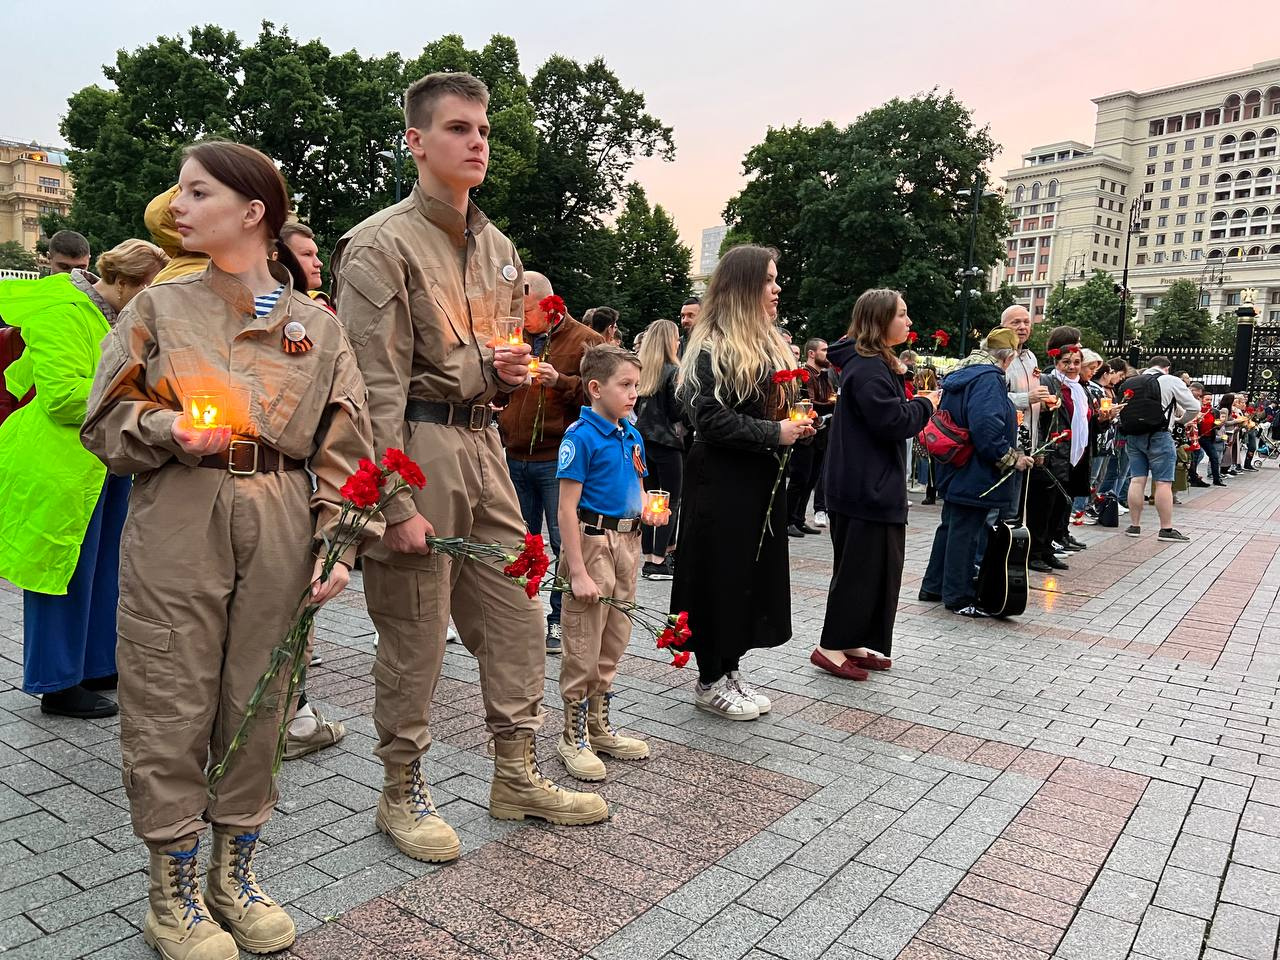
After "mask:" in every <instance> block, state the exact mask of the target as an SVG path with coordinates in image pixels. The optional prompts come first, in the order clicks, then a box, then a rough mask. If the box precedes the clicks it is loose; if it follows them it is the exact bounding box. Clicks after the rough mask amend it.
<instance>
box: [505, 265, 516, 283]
mask: <svg viewBox="0 0 1280 960" xmlns="http://www.w3.org/2000/svg"><path fill="white" fill-rule="evenodd" d="M518 275H519V271H518V270H516V268H515V266H514V264H510V263H508V264H507V265H506V266H505V267H503V268H502V279H503V280H506V281H507V282H508V283H514V282H515V279H516V277H517V276H518Z"/></svg>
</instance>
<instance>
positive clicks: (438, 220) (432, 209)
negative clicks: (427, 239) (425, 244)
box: [413, 181, 489, 247]
mask: <svg viewBox="0 0 1280 960" xmlns="http://www.w3.org/2000/svg"><path fill="white" fill-rule="evenodd" d="M413 199H414V202H415V203H416V204H417V205H418V209H419V210H421V211H422V215H423V216H424V217H426V218H427V219H428V220H430V221H431V222H432V223H434V224H435V225H436V226H437V227H439V228H440V229H441V230H443V231H444V232H445V233H446V234H448V235H449V239H451V240H452V241H453V242H454V245H455V246H459V247H461V246H465V245H466V242H467V232H468V231H470V232H471V235H472V236H475V235H476V234H478V233H479V232H480V231H481V230H483V229H484V228H485V227H486V226H488V225H489V218H488V217H486V216H485V215H484V213H483V212H482V211H481V210H480V208H479V207H477V206H476V205H475V203H474V202H472V201H471V200H468V201H467V216H466V218H465V219H464V218H463V216H462V214H461V213H459V212H458V210H457V209H456V208H455V207H452V206H450V205H449V204H447V203H445V202H444V201H443V200H438V199H436V198H435V197H433V196H431V195H430V194H429V193H427V191H425V190H423V189H422V182H421V181H419V182H418V183H417V184H415V185H414V188H413Z"/></svg>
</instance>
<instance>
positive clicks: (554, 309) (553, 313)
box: [538, 293, 568, 321]
mask: <svg viewBox="0 0 1280 960" xmlns="http://www.w3.org/2000/svg"><path fill="white" fill-rule="evenodd" d="M538 306H539V307H541V308H542V312H543V313H545V314H546V315H547V316H548V317H549V318H550V319H551V320H553V321H555V320H559V319H561V318H563V317H564V316H565V315H566V314H567V313H568V310H567V309H566V308H565V305H564V300H563V299H562V298H561V297H558V296H556V295H555V294H554V293H553V294H551V296H549V297H543V298H542V299H541V300H539V301H538Z"/></svg>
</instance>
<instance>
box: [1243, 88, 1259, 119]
mask: <svg viewBox="0 0 1280 960" xmlns="http://www.w3.org/2000/svg"><path fill="white" fill-rule="evenodd" d="M1260 116H1262V91H1261V90H1250V91H1249V92H1248V93H1247V94H1246V95H1245V98H1244V119H1245V120H1254V119H1256V118H1258V117H1260Z"/></svg>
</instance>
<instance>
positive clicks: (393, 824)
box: [374, 759, 462, 863]
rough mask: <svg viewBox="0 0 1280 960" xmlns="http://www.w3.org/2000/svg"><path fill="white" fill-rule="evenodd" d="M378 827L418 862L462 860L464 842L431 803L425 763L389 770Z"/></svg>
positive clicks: (402, 851) (419, 762) (384, 782)
mask: <svg viewBox="0 0 1280 960" xmlns="http://www.w3.org/2000/svg"><path fill="white" fill-rule="evenodd" d="M374 823H375V824H377V827H378V829H379V830H381V831H382V832H383V833H385V834H387V835H388V836H390V837H391V840H392V842H393V843H394V844H395V845H396V846H397V847H398V848H399V850H400V852H401V853H403V854H405V855H406V856H410V857H413V859H415V860H425V861H427V862H428V863H445V862H446V861H449V860H456V859H458V854H459V853H460V852H461V850H462V842H461V841H460V840H459V839H458V835H457V834H456V833H454V830H453V827H451V826H449V824H447V823H445V822H444V820H443V819H442V818H441V816H440V814H438V813H437V812H436V807H435V804H434V803H432V802H431V791H430V790H428V789H427V785H426V783H425V782H424V781H423V779H422V761H421V759H418V760H415V761H413V763H409V764H403V765H399V766H394V767H387V768H385V771H384V776H383V781H382V796H381V797H379V798H378V813H377V815H376V816H375V817H374Z"/></svg>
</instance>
